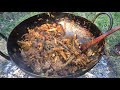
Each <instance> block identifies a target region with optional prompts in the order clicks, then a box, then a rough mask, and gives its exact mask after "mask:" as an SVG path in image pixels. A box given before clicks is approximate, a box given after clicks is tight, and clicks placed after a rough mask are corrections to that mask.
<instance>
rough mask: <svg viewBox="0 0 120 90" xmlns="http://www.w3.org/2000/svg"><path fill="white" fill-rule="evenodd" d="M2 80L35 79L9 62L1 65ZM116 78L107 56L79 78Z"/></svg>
mask: <svg viewBox="0 0 120 90" xmlns="http://www.w3.org/2000/svg"><path fill="white" fill-rule="evenodd" d="M0 67H1V68H2V69H1V70H2V71H1V75H0V77H1V78H34V77H32V76H29V75H28V74H26V73H24V72H23V71H22V70H20V69H19V68H18V67H17V66H16V65H15V64H14V63H12V62H10V61H7V60H6V62H5V63H4V64H0ZM113 77H115V74H114V72H113V71H112V69H110V66H109V65H108V62H107V60H106V56H102V58H101V60H100V61H99V63H97V65H96V66H95V67H94V68H92V69H91V70H90V71H89V72H87V73H86V74H84V75H83V76H80V77H78V78H113Z"/></svg>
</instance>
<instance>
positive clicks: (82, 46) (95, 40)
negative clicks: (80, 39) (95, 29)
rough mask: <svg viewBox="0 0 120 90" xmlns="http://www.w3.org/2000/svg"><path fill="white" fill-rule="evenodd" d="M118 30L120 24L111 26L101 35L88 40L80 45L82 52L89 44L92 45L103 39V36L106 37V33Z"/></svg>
mask: <svg viewBox="0 0 120 90" xmlns="http://www.w3.org/2000/svg"><path fill="white" fill-rule="evenodd" d="M118 30H120V26H116V27H114V28H112V29H111V30H109V31H107V32H106V33H104V34H102V35H101V36H99V37H97V38H95V39H93V40H91V41H90V42H86V43H83V44H81V45H80V47H81V50H82V52H84V51H86V50H87V49H88V48H90V47H91V46H93V45H94V44H96V43H98V42H100V41H101V40H103V39H104V38H105V37H107V36H108V35H110V34H112V33H114V32H116V31H118Z"/></svg>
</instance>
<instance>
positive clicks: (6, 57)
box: [0, 33, 10, 60]
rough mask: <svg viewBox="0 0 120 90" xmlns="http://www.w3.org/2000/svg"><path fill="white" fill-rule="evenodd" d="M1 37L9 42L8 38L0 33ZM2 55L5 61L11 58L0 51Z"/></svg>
mask: <svg viewBox="0 0 120 90" xmlns="http://www.w3.org/2000/svg"><path fill="white" fill-rule="evenodd" d="M0 36H1V37H2V38H3V39H4V40H5V41H6V42H7V37H5V36H4V35H3V34H2V33H0ZM0 55H1V56H2V57H4V58H5V59H7V60H10V57H9V56H7V55H5V54H4V53H2V52H1V51H0Z"/></svg>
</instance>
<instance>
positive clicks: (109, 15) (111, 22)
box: [92, 12, 113, 31]
mask: <svg viewBox="0 0 120 90" xmlns="http://www.w3.org/2000/svg"><path fill="white" fill-rule="evenodd" d="M103 14H105V15H107V16H108V17H109V19H110V24H109V27H108V30H107V31H109V30H111V29H112V27H113V17H112V15H111V13H109V12H100V13H98V14H97V15H96V16H95V17H94V19H93V21H92V22H93V23H94V22H95V20H96V19H97V17H98V16H100V15H103Z"/></svg>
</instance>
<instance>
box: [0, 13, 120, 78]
mask: <svg viewBox="0 0 120 90" xmlns="http://www.w3.org/2000/svg"><path fill="white" fill-rule="evenodd" d="M103 14H105V15H107V16H108V17H109V19H110V25H109V28H108V31H107V32H106V33H104V34H102V32H101V31H100V30H99V29H98V27H97V26H96V25H95V24H93V22H94V21H95V20H96V18H97V17H98V16H99V15H103ZM66 17H67V18H68V19H69V21H72V20H74V23H75V24H77V23H79V24H78V25H79V26H80V27H84V28H86V29H85V31H83V32H84V33H92V34H93V36H94V37H95V39H93V40H92V41H88V42H84V43H83V44H82V45H81V49H82V50H83V51H85V50H87V49H88V48H89V47H91V46H93V45H94V44H96V43H98V47H99V48H102V49H101V51H99V53H100V54H99V56H98V60H97V62H98V61H99V60H100V58H101V56H102V54H103V51H104V46H105V37H106V36H108V35H110V34H111V33H113V32H115V31H117V30H119V29H120V26H117V27H115V28H112V25H113V19H112V15H111V14H110V13H107V12H102V13H99V14H97V15H96V16H95V18H94V20H93V22H91V21H89V20H87V19H85V18H83V17H81V16H75V15H73V14H70V13H63V12H57V13H56V12H52V13H49V14H48V13H42V14H39V15H35V16H33V17H30V18H28V19H26V20H24V21H23V22H21V23H20V24H19V25H17V26H16V27H15V28H14V29H13V30H12V32H11V33H10V35H9V37H8V38H6V37H5V36H4V35H3V34H1V33H0V36H1V37H2V38H3V39H5V40H6V42H7V51H8V55H5V54H4V53H2V52H1V51H0V55H1V56H2V57H4V58H6V59H7V60H9V61H12V62H13V63H15V65H16V66H18V67H19V68H20V69H21V70H23V71H24V72H25V73H27V74H29V75H32V76H34V77H41V76H39V75H37V74H35V73H34V72H33V70H32V69H31V68H30V67H29V66H27V65H26V64H25V63H24V62H23V61H24V60H23V58H22V56H21V54H20V53H21V52H20V50H19V48H20V46H19V45H18V43H17V41H19V40H21V37H22V36H23V35H24V34H25V33H27V28H28V27H29V28H34V27H36V26H40V25H42V24H45V23H51V22H54V23H59V22H60V19H61V18H66ZM40 18H41V19H42V20H39V19H40ZM69 21H68V22H67V23H68V24H69V23H70V22H69ZM79 32H80V31H79V30H78V31H77V34H78V36H80V35H81V32H80V33H79ZM66 33H68V34H74V33H75V32H74V29H71V30H70V29H69V28H68V29H67V28H66ZM99 48H98V49H99ZM97 62H96V63H94V64H91V65H90V67H89V68H88V69H87V70H84V71H79V72H77V73H74V74H72V75H69V76H66V77H77V76H80V75H83V74H85V73H86V72H88V71H89V70H91V69H92V68H93V67H94V66H95V65H96V64H97Z"/></svg>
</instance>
